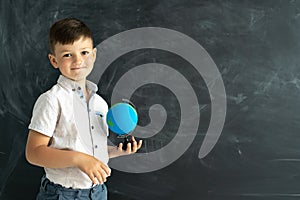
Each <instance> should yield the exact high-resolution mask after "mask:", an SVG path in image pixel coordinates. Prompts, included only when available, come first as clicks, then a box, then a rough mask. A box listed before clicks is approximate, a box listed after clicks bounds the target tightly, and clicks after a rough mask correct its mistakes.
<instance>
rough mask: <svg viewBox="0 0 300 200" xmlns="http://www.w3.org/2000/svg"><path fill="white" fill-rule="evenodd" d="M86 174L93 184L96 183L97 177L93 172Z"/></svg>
mask: <svg viewBox="0 0 300 200" xmlns="http://www.w3.org/2000/svg"><path fill="white" fill-rule="evenodd" d="M88 176H89V177H90V179H91V181H92V182H93V184H97V183H98V181H97V178H96V177H95V176H94V174H93V173H91V174H88Z"/></svg>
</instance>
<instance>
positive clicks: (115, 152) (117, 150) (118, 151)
mask: <svg viewBox="0 0 300 200" xmlns="http://www.w3.org/2000/svg"><path fill="white" fill-rule="evenodd" d="M132 141H133V143H132V144H133V146H132V147H131V143H130V142H129V143H128V144H127V148H126V151H124V150H123V149H122V147H123V143H120V144H119V145H118V147H116V146H109V145H108V146H107V148H108V155H109V158H115V157H119V156H125V155H129V154H133V153H135V152H137V150H139V149H140V148H141V147H142V140H139V142H136V140H135V138H134V137H132Z"/></svg>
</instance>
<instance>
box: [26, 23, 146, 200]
mask: <svg viewBox="0 0 300 200" xmlns="http://www.w3.org/2000/svg"><path fill="white" fill-rule="evenodd" d="M50 50H51V53H50V54H49V55H48V57H49V60H50V62H51V64H52V66H53V67H54V68H57V69H59V71H60V72H61V75H60V77H59V79H58V81H57V84H56V85H54V86H53V87H52V88H51V89H50V90H48V91H47V92H45V93H43V94H42V95H41V96H40V97H39V98H38V100H37V101H36V103H35V105H34V109H33V114H32V119H31V123H30V125H29V129H30V130H29V135H28V141H27V145H26V158H27V160H28V161H29V162H30V163H31V164H33V165H37V166H41V167H44V169H45V172H46V175H45V176H44V177H43V178H42V181H41V187H40V192H39V194H38V196H37V199H43V200H45V199H97V200H98V199H107V190H106V186H105V184H104V182H105V181H106V179H107V177H108V176H110V172H111V170H110V168H109V167H108V166H107V163H108V160H109V158H113V157H117V156H121V155H128V154H132V153H135V152H136V151H137V150H138V149H139V148H140V147H141V145H142V141H139V142H138V143H137V142H136V141H135V140H134V138H133V143H132V144H130V143H129V144H128V145H127V149H126V151H124V150H122V143H121V144H119V145H118V147H113V146H107V135H108V128H107V125H106V119H105V118H106V113H107V111H108V106H107V103H106V102H105V101H104V100H103V99H102V98H101V97H100V96H99V95H97V94H96V91H97V85H96V84H94V83H92V82H90V81H88V80H86V77H87V76H88V75H89V73H90V72H91V71H92V68H93V65H94V62H95V59H96V50H97V49H96V48H93V41H92V36H91V32H90V30H89V28H88V27H87V26H86V25H85V24H84V23H83V22H81V21H80V20H78V19H75V18H66V19H62V20H59V21H57V22H56V23H54V24H53V25H52V27H51V29H50ZM96 113H97V114H96ZM99 113H100V115H99Z"/></svg>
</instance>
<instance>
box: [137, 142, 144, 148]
mask: <svg viewBox="0 0 300 200" xmlns="http://www.w3.org/2000/svg"><path fill="white" fill-rule="evenodd" d="M142 144H143V140H139V142H138V145H137V149H140V148H141V147H142Z"/></svg>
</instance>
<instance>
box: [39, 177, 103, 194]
mask: <svg viewBox="0 0 300 200" xmlns="http://www.w3.org/2000/svg"><path fill="white" fill-rule="evenodd" d="M36 199H37V200H71V199H72V200H75V199H77V200H87V199H91V200H94V199H96V200H107V188H106V186H105V184H102V185H97V186H95V187H92V188H90V189H72V188H65V187H63V186H61V185H58V184H55V183H52V182H51V181H50V180H49V179H47V178H46V176H43V178H42V180H41V187H40V192H39V193H38V195H37V197H36Z"/></svg>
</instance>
